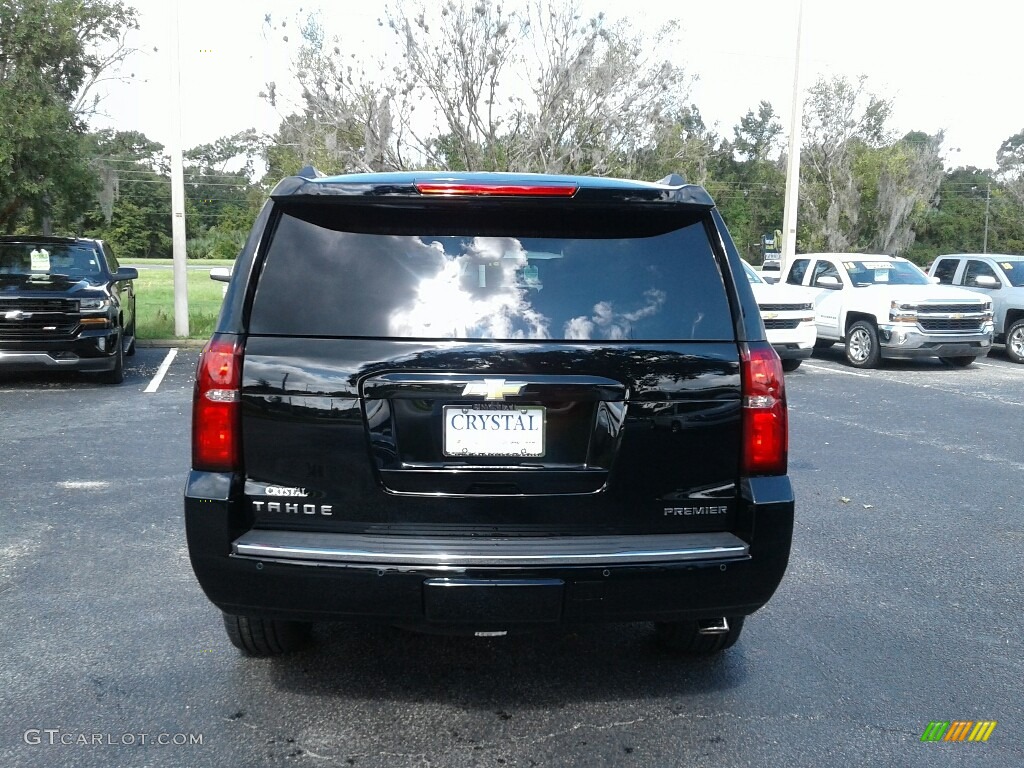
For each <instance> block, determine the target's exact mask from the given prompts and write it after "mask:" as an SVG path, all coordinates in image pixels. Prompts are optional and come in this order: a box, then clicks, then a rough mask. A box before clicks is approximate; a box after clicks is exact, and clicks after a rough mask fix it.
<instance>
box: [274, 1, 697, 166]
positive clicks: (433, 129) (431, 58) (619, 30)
mask: <svg viewBox="0 0 1024 768" xmlns="http://www.w3.org/2000/svg"><path fill="white" fill-rule="evenodd" d="M384 23H386V24H387V26H388V28H390V29H391V30H392V31H393V33H394V35H395V37H396V41H397V43H398V49H399V51H400V56H399V60H397V61H393V62H387V61H383V60H382V61H378V62H376V64H374V65H369V64H367V63H366V62H365V61H363V60H361V59H359V58H357V57H356V56H355V54H354V53H349V52H347V51H346V50H345V49H344V47H343V44H342V42H341V41H340V40H338V39H334V40H330V41H328V40H327V38H326V36H325V33H324V30H323V28H322V25H321V24H320V23H319V20H318V19H317V18H316V17H315V16H309V17H307V18H306V20H305V21H304V22H303V23H302V24H301V25H300V30H301V36H302V45H301V47H300V48H299V51H298V53H297V54H296V56H295V58H294V59H293V68H294V69H295V73H296V77H297V79H298V82H299V85H300V88H301V93H302V104H301V108H300V110H299V111H298V112H296V113H293V114H291V115H288V116H287V117H285V119H284V120H283V121H282V124H281V129H280V130H279V131H278V134H277V135H276V136H275V140H274V142H273V143H274V145H276V146H272V147H269V148H268V165H270V166H271V168H272V169H274V170H282V171H283V170H288V171H291V172H294V170H297V168H298V167H301V165H303V164H305V163H306V162H310V161H313V162H315V163H316V164H317V165H318V166H321V163H323V164H324V165H326V166H327V168H323V167H322V166H321V167H322V169H323V170H328V168H329V169H330V170H339V171H350V170H351V171H356V170H389V169H405V168H415V167H433V168H445V169H450V170H488V171H542V172H549V173H559V172H561V173H592V174H609V173H621V172H623V171H624V170H626V169H629V168H632V167H635V165H636V161H637V158H638V157H640V156H641V155H642V154H643V152H644V151H645V150H647V149H648V148H649V145H650V144H651V142H653V141H654V140H655V139H656V137H657V136H658V135H659V133H660V132H661V131H663V129H664V127H665V126H666V125H667V124H669V123H671V121H672V116H673V115H677V114H679V113H680V112H681V111H682V108H683V107H684V106H685V99H686V96H687V92H688V86H689V77H688V76H687V75H686V74H685V73H684V72H683V71H682V70H681V69H680V68H679V67H676V66H674V65H672V64H671V63H669V62H668V61H667V60H665V59H662V58H659V57H658V56H657V54H656V53H655V54H652V53H651V51H655V52H657V51H659V50H664V47H663V41H662V38H660V37H659V38H656V39H648V38H644V37H643V36H641V35H637V34H634V33H633V32H632V31H631V30H630V29H629V27H628V26H627V25H626V24H625V23H619V24H612V23H610V22H609V21H608V20H607V19H606V18H605V17H604V16H603V15H602V14H598V15H596V16H594V17H592V18H590V19H584V18H583V16H582V13H581V11H580V7H579V3H578V2H577V0H566V1H565V2H561V3H559V2H555V3H542V2H534V3H533V4H532V5H529V6H526V7H519V8H513V9H507V8H506V7H505V6H504V5H502V4H500V3H499V2H497V0H472V2H471V1H470V0H446V2H444V3H443V4H441V5H437V6H435V5H429V6H428V5H425V4H418V5H416V4H412V3H404V4H401V5H398V4H395V5H392V6H390V7H389V8H388V9H387V12H386V21H382V24H384ZM671 31H672V28H670V29H667V30H665V35H669V34H670V33H671ZM264 96H265V98H267V99H268V100H269V101H271V103H276V102H277V99H278V92H277V86H276V84H273V83H271V84H269V85H268V88H267V90H266V91H265V92H264Z"/></svg>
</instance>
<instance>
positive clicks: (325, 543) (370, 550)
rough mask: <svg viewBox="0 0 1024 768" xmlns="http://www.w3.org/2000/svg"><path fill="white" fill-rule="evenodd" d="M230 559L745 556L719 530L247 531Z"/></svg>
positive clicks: (439, 561)
mask: <svg viewBox="0 0 1024 768" xmlns="http://www.w3.org/2000/svg"><path fill="white" fill-rule="evenodd" d="M231 549H232V554H233V555H234V556H235V557H239V558H247V559H258V560H273V561H277V562H290V563H296V564H300V565H345V564H358V565H362V566H378V565H379V566H382V567H395V566H420V567H431V566H433V567H481V566H482V567H497V566H500V567H516V566H565V565H589V566H601V565H609V566H616V565H643V564H649V563H679V562H686V561H694V560H736V559H743V558H746V557H747V556H748V554H749V545H748V544H747V543H746V542H745V541H743V540H742V539H740V538H738V537H736V536H734V535H733V534H731V533H727V532H716V533H683V534H668V535H644V536H552V537H504V538H498V537H486V538H485V537H480V538H475V537H474V538H469V537H414V536H379V535H378V536H371V535H358V534H345V533H308V532H302V531H262V530H251V531H248V532H246V533H245V534H243V535H242V536H240V537H239V538H238V539H236V540H235V541H234V542H233V544H232V547H231Z"/></svg>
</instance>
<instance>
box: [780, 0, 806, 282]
mask: <svg viewBox="0 0 1024 768" xmlns="http://www.w3.org/2000/svg"><path fill="white" fill-rule="evenodd" d="M803 24H804V2H803V0H800V6H799V9H798V11H797V18H796V60H795V61H794V62H793V113H792V115H791V117H790V126H789V167H788V168H787V169H786V206H785V209H784V211H783V216H782V217H783V219H784V222H783V226H782V256H781V263H780V264H779V270H780V271H779V279H780V280H784V279H785V277H786V271H787V270H788V269H789V265H790V263H792V261H793V257H794V256H795V255H796V211H797V205H798V203H799V200H800V141H801V135H800V132H801V128H802V120H803V99H801V98H800V58H801V33H802V31H803Z"/></svg>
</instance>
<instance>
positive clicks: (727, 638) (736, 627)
mask: <svg viewBox="0 0 1024 768" xmlns="http://www.w3.org/2000/svg"><path fill="white" fill-rule="evenodd" d="M728 619H729V631H728V632H726V633H725V634H722V635H702V634H701V633H700V632H699V631H698V626H697V622H696V621H663V622H657V623H656V624H655V625H654V639H655V641H656V642H657V644H658V645H659V646H660V647H661V648H663V649H665V650H666V651H670V652H671V653H685V654H693V655H709V654H712V653H718V652H719V651H724V650H725V649H726V648H732V646H734V645H736V641H737V640H739V639H740V632H742V631H743V619H744V617H743V616H729V617H728Z"/></svg>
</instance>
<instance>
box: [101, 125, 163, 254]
mask: <svg viewBox="0 0 1024 768" xmlns="http://www.w3.org/2000/svg"><path fill="white" fill-rule="evenodd" d="M85 140H86V144H87V150H86V154H87V157H88V158H89V162H90V166H91V167H92V168H93V170H94V172H95V173H96V174H97V175H98V176H99V179H100V182H101V186H100V191H99V194H98V196H97V197H98V207H94V208H92V209H90V210H89V211H87V212H86V213H85V214H84V216H83V218H82V227H81V229H82V231H83V232H84V233H85V234H86V235H88V236H90V237H98V238H101V239H103V240H106V241H108V242H109V243H110V244H111V247H112V248H113V250H114V253H115V255H117V257H118V258H122V259H123V258H128V259H136V258H154V257H165V256H170V250H171V222H170V217H169V216H168V215H167V212H168V211H169V210H170V205H171V191H170V189H171V188H170V178H169V172H170V168H169V164H168V161H167V159H166V157H165V156H164V154H163V149H164V148H163V145H161V144H158V143H157V142H155V141H151V140H150V139H148V138H147V137H146V136H145V135H143V134H141V133H138V132H137V131H113V130H109V129H107V130H102V131H98V132H96V133H91V134H88V135H87V136H86V137H85Z"/></svg>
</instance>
